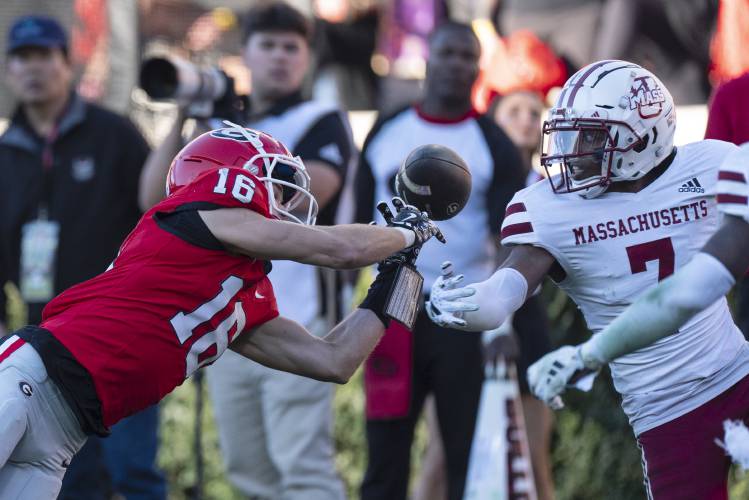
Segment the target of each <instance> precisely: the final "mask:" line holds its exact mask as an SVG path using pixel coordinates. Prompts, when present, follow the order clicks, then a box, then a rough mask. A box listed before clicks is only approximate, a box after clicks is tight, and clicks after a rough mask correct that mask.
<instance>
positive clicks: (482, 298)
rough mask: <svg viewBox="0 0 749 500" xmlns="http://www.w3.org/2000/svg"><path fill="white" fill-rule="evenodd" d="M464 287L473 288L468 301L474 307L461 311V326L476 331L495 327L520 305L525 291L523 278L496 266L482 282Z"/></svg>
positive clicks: (514, 272)
mask: <svg viewBox="0 0 749 500" xmlns="http://www.w3.org/2000/svg"><path fill="white" fill-rule="evenodd" d="M467 287H471V288H473V289H475V290H476V293H475V294H474V295H473V296H472V297H471V298H470V299H469V300H470V301H471V302H473V303H475V304H476V305H478V309H477V310H475V311H467V312H464V313H463V319H464V320H465V321H466V326H465V328H462V329H464V330H469V331H476V332H481V331H487V330H494V329H496V328H499V327H500V326H501V325H502V324H503V323H504V322H505V321H506V320H507V318H508V317H510V316H511V315H512V313H514V312H515V311H517V310H518V309H519V308H520V306H522V305H523V303H524V302H525V298H526V295H527V292H528V283H527V281H526V280H525V277H523V275H522V274H520V273H519V272H518V271H516V270H515V269H513V268H502V269H499V270H497V271H496V272H495V273H494V274H492V275H491V276H490V277H489V279H487V280H486V281H482V282H480V283H475V284H472V285H468V286H467Z"/></svg>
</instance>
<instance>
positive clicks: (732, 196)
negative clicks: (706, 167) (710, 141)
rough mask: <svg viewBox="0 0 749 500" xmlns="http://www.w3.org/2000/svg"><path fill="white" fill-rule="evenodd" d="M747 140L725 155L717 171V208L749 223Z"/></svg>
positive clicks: (748, 156)
mask: <svg viewBox="0 0 749 500" xmlns="http://www.w3.org/2000/svg"><path fill="white" fill-rule="evenodd" d="M747 179H749V142H746V143H744V144H742V145H741V146H740V147H739V148H738V149H736V151H734V152H733V153H731V154H729V155H728V156H726V159H725V160H724V161H723V164H722V165H721V166H720V172H718V188H717V193H718V196H717V199H718V210H720V211H721V212H723V213H725V214H729V215H734V216H736V217H741V218H742V219H744V220H745V221H746V222H747V223H749V184H747Z"/></svg>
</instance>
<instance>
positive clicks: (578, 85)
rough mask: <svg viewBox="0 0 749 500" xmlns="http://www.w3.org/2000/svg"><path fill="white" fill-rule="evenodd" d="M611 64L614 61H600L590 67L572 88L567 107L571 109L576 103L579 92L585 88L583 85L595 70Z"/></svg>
mask: <svg viewBox="0 0 749 500" xmlns="http://www.w3.org/2000/svg"><path fill="white" fill-rule="evenodd" d="M610 62H613V61H612V60H606V61H598V62H597V63H594V64H591V65H590V67H589V68H588V69H587V70H586V71H585V73H583V75H582V76H581V77H580V78H578V79H577V81H576V82H575V84H574V85H573V86H572V90H571V91H570V96H569V97H568V98H567V105H566V106H565V107H567V108H571V107H572V104H573V103H574V102H575V96H577V92H578V91H579V90H580V88H581V87H582V86H583V83H585V80H587V79H588V77H589V76H590V75H591V74H592V73H593V72H594V71H595V70H597V69H598V68H600V67H601V66H605V65H606V64H608V63H610ZM562 97H564V96H562Z"/></svg>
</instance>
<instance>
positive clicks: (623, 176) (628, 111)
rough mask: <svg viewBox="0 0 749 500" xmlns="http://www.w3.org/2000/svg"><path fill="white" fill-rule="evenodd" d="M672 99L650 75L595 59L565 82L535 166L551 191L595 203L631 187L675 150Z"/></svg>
mask: <svg viewBox="0 0 749 500" xmlns="http://www.w3.org/2000/svg"><path fill="white" fill-rule="evenodd" d="M675 129H676V110H675V108H674V100H673V98H672V97H671V94H670V93H669V92H668V89H666V87H665V86H664V85H663V83H661V81H660V80H659V79H658V78H657V77H656V76H655V75H653V74H652V73H651V72H650V71H648V70H646V69H644V68H642V67H640V66H638V65H637V64H634V63H631V62H627V61H616V60H609V61H598V62H595V63H593V64H589V65H588V66H586V67H584V68H582V69H581V70H580V71H578V72H577V73H575V74H574V75H572V77H571V78H570V79H569V80H567V83H565V85H564V88H563V89H562V91H561V93H560V94H559V97H558V98H557V101H556V104H555V106H554V107H553V108H551V109H550V110H549V115H548V119H547V120H546V121H545V122H544V125H543V133H544V141H543V145H542V149H541V164H542V165H543V166H544V168H545V169H546V171H547V174H548V176H549V179H550V181H551V185H552V187H553V189H554V192H556V193H569V192H574V191H578V192H580V195H581V196H583V197H584V198H594V197H596V196H598V195H600V194H601V193H603V192H604V191H606V189H608V186H609V185H610V184H611V183H612V182H621V181H632V180H636V179H639V178H641V177H642V176H644V175H645V174H647V173H648V172H649V171H650V170H652V169H653V168H655V167H656V166H657V165H658V164H659V163H660V162H661V161H663V159H664V158H666V157H667V156H668V155H669V154H670V153H671V151H672V150H673V144H674V131H675Z"/></svg>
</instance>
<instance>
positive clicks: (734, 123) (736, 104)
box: [705, 73, 749, 339]
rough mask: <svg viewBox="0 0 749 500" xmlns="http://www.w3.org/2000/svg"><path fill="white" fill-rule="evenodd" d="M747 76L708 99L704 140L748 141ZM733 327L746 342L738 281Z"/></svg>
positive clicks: (747, 297)
mask: <svg viewBox="0 0 749 500" xmlns="http://www.w3.org/2000/svg"><path fill="white" fill-rule="evenodd" d="M747 109H749V73H745V74H744V75H742V76H740V77H738V78H735V79H733V80H729V81H727V82H725V83H724V84H722V85H721V86H719V87H718V88H717V89H716V90H715V92H714V93H713V96H712V98H711V99H710V111H709V113H708V115H707V130H706V131H705V139H718V140H721V141H728V142H732V143H734V144H743V143H745V142H747V141H749V118H747V117H746V110H747ZM736 296H737V299H736V314H735V317H736V324H737V325H738V327H739V328H741V331H742V332H743V333H744V337H745V338H747V339H749V283H747V281H746V279H743V280H741V281H740V282H739V283H738V284H737V286H736Z"/></svg>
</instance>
